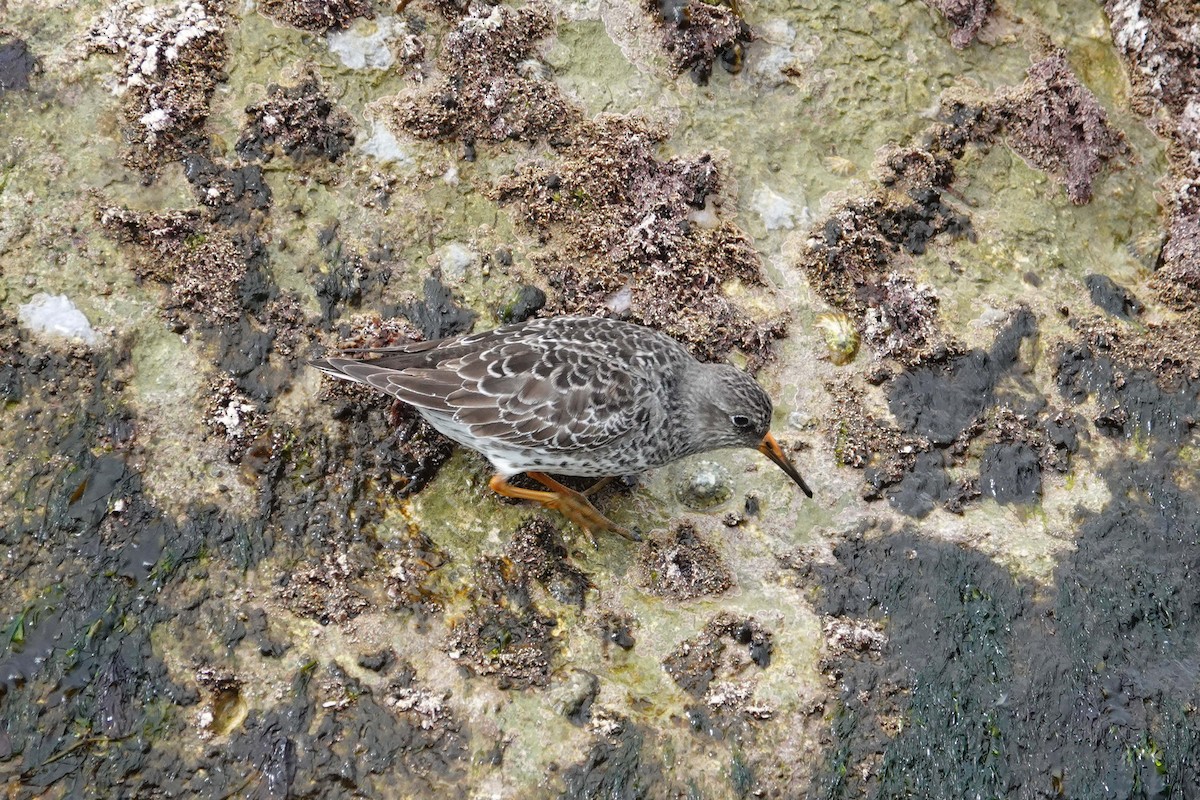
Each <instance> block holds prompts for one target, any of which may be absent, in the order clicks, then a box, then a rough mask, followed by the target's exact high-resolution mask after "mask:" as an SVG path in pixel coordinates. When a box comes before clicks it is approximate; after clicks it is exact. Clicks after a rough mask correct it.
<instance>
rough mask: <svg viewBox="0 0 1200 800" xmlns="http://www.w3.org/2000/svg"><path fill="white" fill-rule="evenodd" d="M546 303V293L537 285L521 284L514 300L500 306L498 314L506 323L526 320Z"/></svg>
mask: <svg viewBox="0 0 1200 800" xmlns="http://www.w3.org/2000/svg"><path fill="white" fill-rule="evenodd" d="M545 305H546V293H545V292H543V291H542V290H541V289H539V288H537V287H536V286H521V287H520V288H518V289H517V292H516V294H515V296H514V297H513V298H512V300H511V301H510V302H508V303H506V304H505V305H504V306H502V307H501V308H500V310H499V311H498V312H497V314H496V316H497V317H498V318H499V319H500V321H501V322H503V323H504V324H506V325H507V324H509V323H513V322H524V321H525V320H527V319H529V318H531V317H533V316H534V315H536V314H537V312H539V311H541V310H542V308H544V307H545Z"/></svg>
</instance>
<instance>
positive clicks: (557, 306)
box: [497, 115, 786, 368]
mask: <svg viewBox="0 0 1200 800" xmlns="http://www.w3.org/2000/svg"><path fill="white" fill-rule="evenodd" d="M665 137H666V131H665V130H664V129H663V128H661V127H659V126H656V125H654V124H652V123H650V122H648V121H647V120H644V119H641V118H639V117H624V116H615V115H600V116H599V117H597V118H596V119H595V120H594V121H585V122H582V123H580V124H579V125H578V126H577V127H576V128H575V129H574V130H573V131H572V136H571V138H570V140H569V141H567V142H565V143H564V144H563V145H562V146H561V147H560V148H559V149H558V151H557V155H558V158H557V159H546V160H541V161H536V162H533V163H530V164H527V165H525V166H523V167H521V168H520V169H518V170H517V172H516V174H514V175H512V176H510V177H508V178H505V179H503V180H501V181H500V183H499V186H498V187H497V195H498V197H499V199H500V200H501V202H504V203H510V204H513V205H514V206H515V207H516V210H517V214H518V218H519V219H520V220H521V222H522V223H524V225H525V226H526V227H527V228H529V229H531V230H532V231H534V232H535V233H537V234H538V235H539V237H540V238H541V239H542V240H543V241H544V243H545V248H544V250H543V251H542V252H541V253H540V254H538V255H537V256H535V257H533V261H534V264H535V265H536V266H537V267H538V268H539V270H540V271H542V272H543V274H545V275H546V277H547V280H548V283H549V286H550V288H551V289H552V290H553V292H552V293H551V300H550V302H549V303H548V308H549V310H551V311H552V312H554V313H576V314H600V315H605V316H614V317H618V318H621V319H628V320H630V321H633V322H639V323H642V324H644V325H649V326H651V327H653V328H657V329H659V330H662V331H664V332H665V333H667V334H669V335H671V336H672V337H674V338H676V339H678V340H680V341H682V342H683V343H684V344H686V345H688V346H689V347H690V349H691V350H692V351H693V352H694V353H695V354H696V355H697V356H698V357H699V358H701V359H714V358H720V357H723V356H724V355H725V354H726V353H727V352H728V351H729V350H730V349H732V348H734V347H737V348H740V349H741V350H742V351H744V352H745V353H746V354H747V356H748V357H749V359H750V363H751V368H754V367H756V366H758V365H760V364H761V363H762V362H763V361H765V360H766V359H767V358H768V357H769V353H770V346H771V342H772V340H773V339H775V338H777V337H779V336H782V335H783V333H784V330H785V328H786V321H785V320H784V319H783V318H781V317H778V316H777V317H775V318H774V319H771V320H765V321H762V322H757V321H755V320H753V319H752V318H750V316H749V315H748V314H747V313H746V312H745V311H744V310H743V309H741V308H740V307H739V306H738V305H737V304H736V303H735V302H734V301H733V300H732V299H730V298H729V296H728V295H727V294H726V293H725V292H724V288H725V285H726V283H727V282H728V281H740V282H741V283H743V284H746V285H760V284H761V283H762V276H761V273H760V271H759V258H758V254H757V253H756V252H755V250H754V248H753V246H752V245H751V243H750V240H749V238H748V237H747V236H746V235H745V234H744V233H743V232H742V231H741V230H740V229H739V228H738V227H737V226H736V225H735V224H733V223H732V222H730V221H728V220H725V219H722V218H721V217H720V216H719V215H718V213H717V209H718V208H719V207H720V205H721V204H722V203H723V202H725V201H726V198H725V196H724V184H723V180H722V176H721V168H720V165H719V163H718V162H717V160H716V159H715V158H714V157H713V156H711V155H709V154H703V155H700V156H698V157H694V158H685V157H679V156H677V157H674V158H671V159H668V160H666V161H660V160H659V159H658V158H657V157H656V156H655V150H656V145H657V144H658V143H659V142H660V141H662V140H663V139H664V138H665Z"/></svg>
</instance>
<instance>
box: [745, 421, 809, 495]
mask: <svg viewBox="0 0 1200 800" xmlns="http://www.w3.org/2000/svg"><path fill="white" fill-rule="evenodd" d="M758 452H760V453H762V454H763V455H764V456H766V457H767V458H769V459H771V460H772V461H774V462H775V465H776V466H778V467H779V468H780V469H781V470H783V471H784V472H786V473H787V476H788V477H789V478H791V479H792V480H793V481H795V482H796V485H797V486H799V487H800V490H801V491H802V492H804V493H805V494H806V495H808V496H809V497H812V496H813V493H812V489H810V488H808V484H807V483H805V482H804V478H801V477H800V473H799V472H797V471H796V468H795V467H794V466H792V462H791V461H788V457H787V456H785V455H784V454H783V448H781V447H780V446H779V442H777V441H775V437H774V436H772V435H771V434H769V433H768V434H767V435H766V436H764V437H763V440H762V442H760V443H759V445H758Z"/></svg>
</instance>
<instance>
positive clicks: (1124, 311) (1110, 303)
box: [1084, 274, 1145, 319]
mask: <svg viewBox="0 0 1200 800" xmlns="http://www.w3.org/2000/svg"><path fill="white" fill-rule="evenodd" d="M1084 284H1085V285H1086V286H1087V290H1088V294H1090V295H1091V297H1092V302H1093V303H1095V304H1096V305H1097V306H1099V307H1100V308H1102V309H1104V310H1105V311H1107V312H1108V313H1109V314H1112V315H1113V316H1114V317H1120V318H1121V319H1131V318H1133V317H1136V316H1137V315H1138V314H1141V313H1142V310H1143V309H1144V308H1145V307H1144V306H1143V305H1142V304H1141V302H1140V301H1139V300H1138V299H1137V298H1136V297H1134V296H1133V293H1131V292H1130V291H1129V290H1128V289H1126V288H1124V287H1123V286H1118V285H1117V284H1116V282H1115V281H1114V280H1113V279H1112V278H1110V277H1108V276H1107V275H1095V274H1092V275H1088V276H1087V277H1086V278H1084Z"/></svg>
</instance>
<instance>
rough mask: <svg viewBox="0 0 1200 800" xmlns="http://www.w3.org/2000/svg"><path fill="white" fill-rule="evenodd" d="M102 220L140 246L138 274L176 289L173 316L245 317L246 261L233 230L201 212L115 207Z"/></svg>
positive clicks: (122, 237) (111, 232) (113, 231)
mask: <svg viewBox="0 0 1200 800" xmlns="http://www.w3.org/2000/svg"><path fill="white" fill-rule="evenodd" d="M99 219H100V225H101V226H102V227H103V228H104V229H105V230H106V231H107V232H108V233H109V235H111V236H113V238H115V239H117V240H118V241H122V242H131V243H133V244H136V245H139V246H140V248H141V249H142V253H141V257H140V258H139V259H138V261H137V263H136V265H135V267H134V270H135V272H136V273H137V275H138V277H140V278H150V279H152V280H154V281H156V282H158V283H162V284H164V285H166V286H169V287H170V299H169V300H168V302H167V304H166V309H167V310H168V312H171V311H174V310H177V309H186V310H188V311H191V312H194V313H196V314H198V315H200V316H202V317H204V318H205V319H206V320H208V321H209V322H213V323H218V322H230V321H233V320H236V319H238V317H240V316H241V314H242V302H241V297H240V295H239V287H240V284H241V281H242V279H243V278H244V277H245V275H246V257H245V255H244V254H243V253H242V251H241V248H240V247H239V246H238V245H237V243H236V242H235V241H234V239H233V236H232V235H231V234H230V233H229V232H228V231H226V230H223V229H220V228H217V227H215V226H214V225H212V224H211V223H209V222H207V221H205V220H204V219H203V218H202V217H201V214H200V213H199V212H196V211H171V212H164V213H161V214H155V213H148V212H145V213H144V212H138V211H132V210H130V209H127V208H120V207H117V206H110V207H108V208H104V209H101V210H100V213H99Z"/></svg>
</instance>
